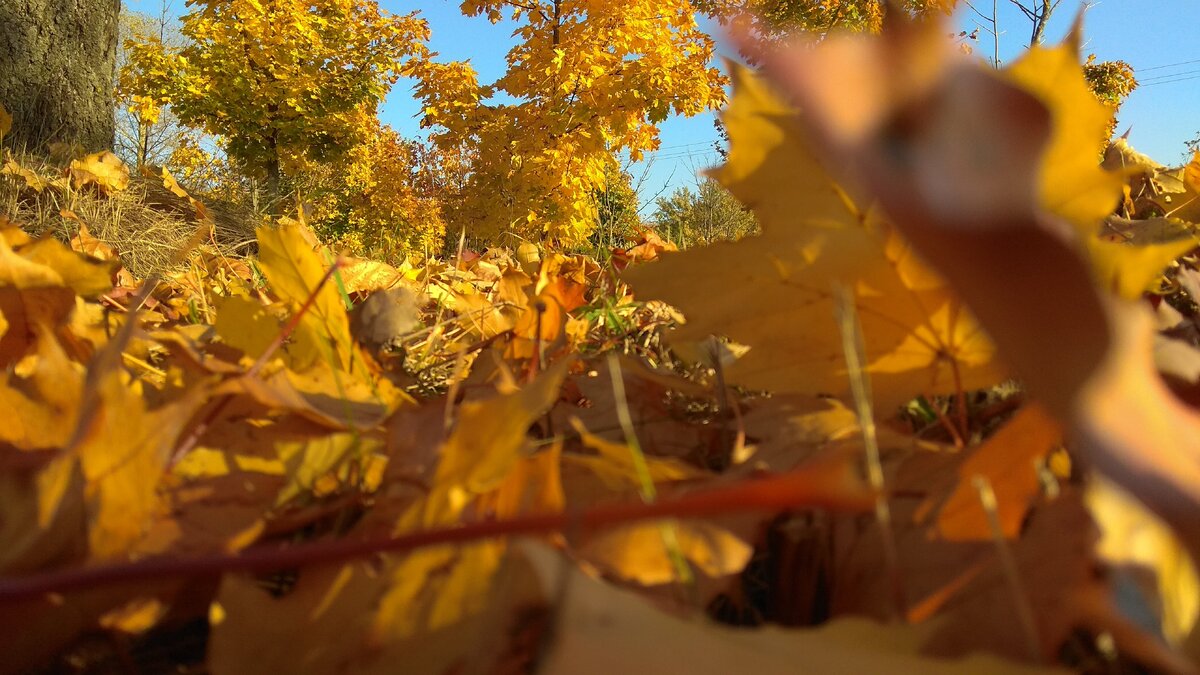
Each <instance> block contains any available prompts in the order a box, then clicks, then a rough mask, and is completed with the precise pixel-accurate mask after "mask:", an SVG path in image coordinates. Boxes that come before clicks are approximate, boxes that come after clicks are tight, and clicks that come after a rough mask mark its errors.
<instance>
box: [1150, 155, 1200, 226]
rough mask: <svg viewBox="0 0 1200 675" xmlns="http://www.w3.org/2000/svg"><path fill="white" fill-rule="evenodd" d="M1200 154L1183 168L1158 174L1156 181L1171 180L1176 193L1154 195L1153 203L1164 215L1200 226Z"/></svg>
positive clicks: (1194, 156) (1193, 157)
mask: <svg viewBox="0 0 1200 675" xmlns="http://www.w3.org/2000/svg"><path fill="white" fill-rule="evenodd" d="M1198 177H1200V152H1197V153H1196V154H1195V155H1193V156H1192V160H1191V161H1190V162H1188V163H1187V164H1186V165H1185V166H1184V167H1183V168H1180V169H1175V170H1167V171H1162V172H1159V173H1158V174H1156V175H1155V178H1156V179H1158V180H1165V179H1173V184H1174V185H1175V186H1176V187H1177V188H1178V191H1177V192H1173V193H1172V192H1167V193H1166V194H1162V195H1156V196H1155V197H1154V201H1155V202H1156V203H1157V204H1158V205H1159V207H1161V208H1162V210H1163V211H1164V212H1165V213H1166V215H1168V216H1171V217H1173V218H1178V219H1180V220H1185V221H1187V222H1189V223H1197V224H1200V178H1198Z"/></svg>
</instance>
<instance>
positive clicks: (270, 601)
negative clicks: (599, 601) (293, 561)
mask: <svg viewBox="0 0 1200 675" xmlns="http://www.w3.org/2000/svg"><path fill="white" fill-rule="evenodd" d="M500 569H501V572H500V574H501V575H502V577H501V582H500V583H497V584H495V585H493V586H491V587H490V588H489V589H487V591H486V594H485V595H484V596H483V597H481V598H480V599H479V602H480V604H481V606H482V610H481V611H480V612H479V613H477V614H476V615H474V616H472V617H470V618H468V619H466V620H463V621H459V622H457V623H454V624H453V625H449V626H446V627H444V628H441V629H438V630H427V631H424V632H421V633H420V634H418V635H416V636H411V637H407V638H403V637H397V636H396V632H397V631H395V630H394V627H392V626H389V625H388V624H387V622H386V621H383V622H381V621H379V616H380V615H379V612H380V610H381V607H380V604H379V603H380V598H381V597H382V595H383V594H384V593H386V592H387V591H388V589H389V584H392V583H404V579H403V578H397V577H391V576H388V575H387V574H386V572H385V573H383V574H381V573H379V572H378V571H376V570H373V569H371V568H370V566H368V565H366V564H363V563H351V564H347V565H344V566H328V567H318V568H310V569H305V570H302V571H301V573H300V575H299V579H298V581H297V584H296V586H295V587H294V588H293V589H292V590H291V591H290V592H289V593H287V594H286V595H284V596H283V597H280V598H276V597H272V596H271V595H270V594H268V593H267V591H265V590H264V589H262V587H261V586H260V585H259V584H258V583H256V582H255V581H254V580H253V579H247V578H245V577H240V576H233V575H230V576H227V577H225V579H224V580H223V581H222V584H221V589H220V591H219V593H218V595H217V597H216V599H215V600H214V602H213V605H212V607H211V609H210V611H209V619H210V624H211V625H212V637H211V638H210V645H209V661H208V665H209V668H210V669H211V671H212V672H213V673H214V675H236V674H239V673H246V674H247V675H250V674H257V673H305V674H306V675H325V674H330V675H332V674H334V673H348V672H353V673H364V674H367V675H375V674H377V675H385V674H388V673H395V672H397V668H398V667H399V668H401V669H402V670H403V672H404V673H406V674H407V673H411V674H413V675H445V674H446V673H450V672H495V668H496V667H497V664H498V663H500V662H501V661H502V659H503V658H504V656H505V655H506V654H507V653H509V652H516V653H517V654H518V655H521V651H522V647H523V645H521V644H519V643H516V644H510V641H516V640H517V639H518V638H519V635H520V632H521V631H522V630H523V629H524V628H525V626H524V625H523V622H524V621H526V620H527V619H528V618H529V612H530V611H531V610H535V609H537V608H539V607H541V606H542V605H543V603H544V600H543V599H542V597H541V594H542V591H541V583H540V581H539V580H538V579H537V577H536V576H535V575H534V572H533V570H532V569H530V568H529V566H528V565H527V564H525V563H523V562H522V561H520V560H514V561H512V562H511V563H508V564H504V565H502V566H501V567H500ZM534 614H535V615H536V614H537V612H534ZM525 658H529V657H528V656H525Z"/></svg>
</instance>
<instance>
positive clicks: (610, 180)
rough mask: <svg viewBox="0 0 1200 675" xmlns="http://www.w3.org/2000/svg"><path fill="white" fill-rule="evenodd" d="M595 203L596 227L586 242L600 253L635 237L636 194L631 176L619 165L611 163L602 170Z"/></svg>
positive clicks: (639, 221) (639, 220) (637, 222)
mask: <svg viewBox="0 0 1200 675" xmlns="http://www.w3.org/2000/svg"><path fill="white" fill-rule="evenodd" d="M592 199H593V200H594V201H595V202H596V227H595V229H594V230H592V234H591V236H590V237H589V242H590V243H591V244H592V247H593V248H595V249H596V250H597V251H600V252H602V253H607V252H608V251H611V250H612V249H613V248H615V247H617V246H620V245H622V244H624V243H625V242H626V241H630V240H632V239H636V238H637V231H638V228H639V227H640V226H641V224H642V220H641V217H640V216H639V215H638V193H637V189H636V188H635V187H634V184H633V176H631V175H630V174H629V172H628V171H625V170H623V169H622V168H621V167H614V166H610V167H607V168H606V169H605V172H604V186H603V187H601V188H599V189H597V190H596V191H595V193H593V195H592Z"/></svg>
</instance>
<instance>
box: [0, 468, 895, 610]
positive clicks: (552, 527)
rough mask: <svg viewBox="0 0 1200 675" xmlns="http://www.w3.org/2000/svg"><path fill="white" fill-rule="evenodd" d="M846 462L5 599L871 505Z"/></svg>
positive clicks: (2, 583)
mask: <svg viewBox="0 0 1200 675" xmlns="http://www.w3.org/2000/svg"><path fill="white" fill-rule="evenodd" d="M844 468H845V467H844V465H842V464H841V463H838V462H830V463H827V464H823V465H809V466H808V467H807V468H805V469H802V470H799V471H791V472H788V473H783V474H778V475H775V476H769V477H765V478H754V479H750V480H745V481H741V482H739V483H735V484H732V485H725V486H721V487H717V488H712V489H709V490H704V491H697V492H693V493H690V494H685V495H681V496H679V497H675V498H671V499H663V500H659V501H657V502H655V503H653V504H646V503H643V502H640V501H639V502H620V503H610V504H601V505H598V506H594V507H592V508H590V509H587V510H585V511H583V512H578V511H576V512H568V513H559V514H554V515H534V516H525V517H521V518H514V519H511V520H497V521H486V522H476V523H468V524H465V525H458V526H454V527H448V528H443V529H435V530H425V531H422V532H413V533H410V534H406V535H402V536H398V537H387V538H371V539H353V540H351V539H337V540H332V541H316V542H310V543H304V544H298V545H293V546H286V545H284V546H279V545H270V546H268V545H262V546H257V547H254V548H251V549H248V550H245V551H242V552H240V553H214V554H207V555H199V556H193V557H187V558H177V557H169V556H159V557H153V558H144V559H142V560H137V561H134V562H127V563H116V564H111V563H110V564H99V565H89V566H87V567H77V568H72V569H67V570H60V571H56V572H47V573H41V574H33V575H29V576H26V577H21V578H12V577H9V578H5V579H0V602H14V601H19V600H29V599H32V598H36V597H40V596H43V595H45V594H47V593H65V592H68V591H78V590H83V589H88V588H95V587H98V586H106V585H111V584H119V583H129V582H149V581H154V580H160V579H173V578H181V577H195V576H213V575H219V574H225V573H229V572H271V571H275V570H280V569H289V568H296V567H302V566H306V565H317V564H329V563H338V562H345V561H348V560H354V559H359V558H366V557H369V556H372V555H376V554H379V553H398V552H404V551H411V550H414V549H418V548H422V547H427V546H433V545H436V544H455V543H458V544H463V543H470V542H478V541H481V540H485V539H496V538H499V537H511V536H518V535H536V534H545V533H549V532H562V531H565V530H568V529H577V530H578V531H580V532H583V533H587V532H590V531H595V530H599V529H602V528H606V527H612V526H615V525H623V524H627V523H634V522H639V521H643V520H656V519H662V518H707V517H711V516H715V515H726V514H739V513H757V512H768V513H769V512H774V511H777V510H784V509H796V508H802V507H808V508H825V509H831V510H836V511H843V512H861V511H864V510H866V509H869V508H870V506H871V503H872V502H873V500H874V495H872V494H871V493H870V492H867V491H864V492H863V493H862V494H861V495H857V494H855V492H854V490H852V489H848V487H847V486H846V478H845V474H844Z"/></svg>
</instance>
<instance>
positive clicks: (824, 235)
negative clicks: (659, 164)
mask: <svg viewBox="0 0 1200 675" xmlns="http://www.w3.org/2000/svg"><path fill="white" fill-rule="evenodd" d="M733 80H734V88H735V95H734V99H733V103H732V104H731V106H730V108H729V110H728V112H727V113H726V114H725V117H724V119H725V123H726V126H727V128H728V129H729V135H730V154H729V161H728V163H727V164H726V165H725V166H723V167H721V168H720V169H719V170H717V171H716V172H715V174H714V175H715V176H716V177H717V179H718V180H720V181H721V182H722V184H724V185H725V186H726V187H727V188H728V189H729V190H730V191H731V192H732V193H733V194H734V195H735V196H736V197H738V198H739V199H740V200H741V201H742V202H743V203H745V204H746V205H748V206H749V207H750V208H752V209H753V210H754V212H755V214H756V215H757V216H758V218H759V222H760V223H761V225H762V234H761V235H758V236H753V237H747V238H745V239H742V240H741V241H738V242H736V243H722V244H717V245H715V246H709V247H703V248H696V249H691V250H689V251H686V252H683V253H673V254H672V253H668V254H663V256H662V257H661V259H660V260H659V261H657V262H656V263H654V264H650V265H645V266H641V267H638V268H635V269H633V270H630V271H629V272H628V273H627V275H626V276H627V278H628V279H629V281H630V283H631V285H632V286H633V288H634V289H635V291H636V292H637V293H638V295H639V297H641V298H645V299H661V300H665V301H667V302H669V303H670V304H672V305H674V306H676V307H678V308H679V309H680V310H681V311H682V312H683V314H684V316H685V317H686V319H687V322H686V323H685V324H684V325H683V326H682V327H681V328H680V329H679V330H677V331H676V332H675V333H674V334H673V335H672V336H671V339H672V340H674V341H699V340H702V339H703V338H705V337H706V336H707V335H709V334H720V335H725V336H727V337H729V338H731V339H733V340H734V341H736V342H738V343H740V344H744V345H746V346H748V347H750V350H749V352H748V353H747V354H746V355H745V356H743V357H741V358H740V359H738V360H737V361H736V362H734V363H733V364H732V365H731V366H730V367H729V368H728V370H727V372H728V376H729V378H730V379H731V380H733V381H735V382H738V383H740V384H744V385H746V386H750V387H755V388H764V389H772V390H776V391H792V392H800V393H807V394H813V395H816V394H845V393H846V392H847V391H848V387H849V381H848V378H847V376H846V371H845V366H844V365H843V356H842V355H843V347H842V340H841V335H840V334H839V332H838V330H837V325H836V323H835V320H834V304H835V303H834V297H835V288H834V286H835V284H838V283H840V284H843V285H845V286H847V287H849V288H850V289H852V290H853V291H854V300H855V304H856V305H857V309H858V314H859V317H860V319H861V322H862V326H863V331H862V332H863V336H864V340H865V342H866V344H865V347H866V358H867V372H868V373H869V374H870V377H871V380H872V386H873V389H874V392H875V394H876V396H877V397H878V399H879V404H880V406H881V409H883V410H888V409H890V408H891V407H892V406H894V405H898V404H900V403H902V402H904V401H905V400H908V399H910V398H912V397H913V396H915V395H918V394H921V393H930V394H933V393H949V392H953V391H955V390H956V389H958V388H960V387H962V388H966V389H971V388H976V387H983V386H987V385H990V384H993V383H995V382H997V381H998V380H999V378H1000V377H1001V369H1000V368H999V366H998V364H996V363H995V361H994V360H993V350H992V345H991V342H990V341H989V340H988V338H987V337H986V336H985V335H984V334H983V332H982V331H981V330H980V328H979V326H978V324H976V322H975V321H974V319H973V318H971V316H970V315H969V314H968V312H967V311H966V309H965V308H964V307H963V305H962V304H961V303H960V302H959V301H958V299H957V298H956V297H955V296H954V294H953V293H952V292H951V291H950V289H949V288H947V287H946V285H945V284H944V282H943V281H942V280H941V279H940V278H939V277H937V276H936V275H935V274H933V273H932V272H931V271H930V270H929V269H928V268H926V267H925V266H924V265H923V264H922V263H921V262H919V261H918V260H917V258H916V256H915V255H914V254H913V252H912V250H911V249H910V247H909V246H908V245H907V244H906V243H905V242H903V241H902V240H901V239H900V238H899V237H898V236H897V235H896V233H895V232H894V231H893V230H892V228H891V226H890V225H888V224H887V223H886V222H885V221H884V220H883V219H882V217H881V214H880V213H879V211H878V209H876V208H874V207H873V206H872V205H871V202H870V201H863V200H857V199H855V198H854V197H853V196H852V195H851V194H850V193H848V192H847V191H846V190H845V189H844V188H843V187H842V186H841V185H840V184H838V183H837V182H835V181H834V180H833V179H832V178H831V177H830V176H829V174H828V173H827V172H826V171H825V169H824V168H823V167H822V165H821V164H820V163H819V161H818V160H817V159H816V157H815V156H814V154H813V152H812V150H811V149H810V147H809V143H808V141H807V140H806V139H805V137H804V136H803V134H802V132H801V130H800V129H799V128H798V127H797V126H796V124H795V122H794V112H793V110H792V109H791V108H790V107H789V106H787V105H785V104H783V103H782V102H781V101H780V99H779V98H778V97H777V96H776V95H775V94H773V93H772V92H771V91H770V90H769V89H768V87H767V85H766V83H765V82H763V81H761V80H759V79H758V78H756V77H755V76H754V75H752V74H751V72H750V71H749V70H747V69H744V68H741V67H736V66H735V67H734V71H733Z"/></svg>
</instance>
